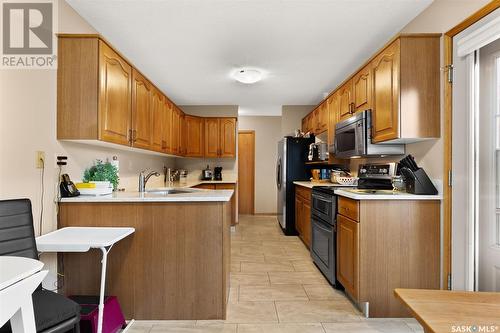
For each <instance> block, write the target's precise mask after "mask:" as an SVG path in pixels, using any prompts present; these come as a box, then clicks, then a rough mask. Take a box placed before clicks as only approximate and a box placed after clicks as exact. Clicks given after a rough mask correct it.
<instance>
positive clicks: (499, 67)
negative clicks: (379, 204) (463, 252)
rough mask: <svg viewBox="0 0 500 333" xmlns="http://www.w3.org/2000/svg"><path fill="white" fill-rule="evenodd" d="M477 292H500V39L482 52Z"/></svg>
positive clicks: (480, 73)
mask: <svg viewBox="0 0 500 333" xmlns="http://www.w3.org/2000/svg"><path fill="white" fill-rule="evenodd" d="M479 54H480V59H479V68H480V69H479V77H480V81H479V87H480V88H479V126H480V127H481V130H480V131H478V139H479V144H478V149H479V159H478V161H479V163H478V169H479V172H478V178H479V179H478V184H479V187H478V188H479V191H478V196H479V198H478V199H479V200H478V205H479V206H478V220H477V221H478V222H477V228H478V272H477V290H480V291H496V292H499V291H500V40H497V41H496V42H493V43H491V44H489V45H487V46H485V47H483V48H481V49H480V50H479Z"/></svg>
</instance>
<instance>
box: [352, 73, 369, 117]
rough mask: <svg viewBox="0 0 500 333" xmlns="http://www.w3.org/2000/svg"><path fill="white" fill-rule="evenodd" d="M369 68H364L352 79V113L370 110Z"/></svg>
mask: <svg viewBox="0 0 500 333" xmlns="http://www.w3.org/2000/svg"><path fill="white" fill-rule="evenodd" d="M371 81H372V75H371V67H370V66H369V65H368V66H365V67H364V68H363V69H361V70H360V71H359V72H358V73H357V74H356V75H354V77H353V78H352V94H353V98H352V101H353V103H354V105H353V108H354V112H359V111H365V110H368V109H371V100H372V82H371Z"/></svg>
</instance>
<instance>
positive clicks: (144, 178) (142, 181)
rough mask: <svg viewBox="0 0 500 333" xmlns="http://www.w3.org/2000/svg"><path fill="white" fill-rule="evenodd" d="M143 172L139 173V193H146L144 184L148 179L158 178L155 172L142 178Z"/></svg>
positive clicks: (158, 175)
mask: <svg viewBox="0 0 500 333" xmlns="http://www.w3.org/2000/svg"><path fill="white" fill-rule="evenodd" d="M144 171H145V170H143V171H141V172H140V173H139V192H145V191H146V183H147V182H148V180H149V178H151V176H156V177H160V174H159V173H158V172H156V171H151V172H150V173H148V174H147V175H146V176H144Z"/></svg>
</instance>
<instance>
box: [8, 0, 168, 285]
mask: <svg viewBox="0 0 500 333" xmlns="http://www.w3.org/2000/svg"><path fill="white" fill-rule="evenodd" d="M59 32H66V33H95V30H94V29H93V28H92V27H91V26H90V25H88V24H87V23H86V22H85V21H84V20H83V19H82V18H81V17H80V16H79V15H78V14H77V13H76V12H75V11H74V10H73V9H72V8H71V7H70V6H68V5H67V4H66V2H65V1H63V0H60V1H59ZM56 81H57V78H56V70H0V88H1V89H0V156H1V158H0V199H7V198H29V199H31V201H32V205H33V215H34V218H35V229H36V230H35V231H36V233H38V232H39V230H38V216H39V214H40V209H41V204H40V200H41V194H40V193H41V190H40V186H41V174H40V170H39V169H35V151H37V150H41V151H44V152H45V155H46V168H45V175H44V179H45V190H44V192H45V196H44V200H43V206H44V213H43V220H44V225H43V233H46V232H49V231H52V230H54V229H56V226H57V222H56V221H57V220H56V210H55V203H54V198H55V196H56V191H55V189H56V188H57V174H58V169H57V168H56V167H55V155H56V154H64V155H67V156H68V158H69V165H68V167H67V168H65V169H64V172H66V173H69V175H70V176H71V177H72V178H73V179H78V178H81V175H82V173H83V170H84V168H86V167H88V166H90V165H92V163H93V160H94V159H95V158H101V159H105V158H106V157H108V158H111V157H112V156H113V155H117V156H118V157H119V160H120V164H121V168H120V169H121V172H120V176H121V182H120V186H121V187H126V188H128V189H136V187H137V174H138V172H139V171H140V170H141V169H142V168H145V167H150V168H153V169H156V170H158V171H161V169H162V167H163V165H169V166H170V165H172V166H173V163H174V162H173V160H172V159H168V158H163V157H159V156H152V155H143V154H137V153H132V152H124V151H117V150H114V149H108V148H100V147H93V146H86V145H81V144H75V143H64V142H58V141H57V140H56V94H57V91H56ZM158 184H162V179H160V178H157V179H154V180H153V179H152V181H151V186H155V185H158ZM42 260H43V261H44V262H46V263H47V264H48V267H49V268H50V275H49V277H48V279H47V280H50V281H51V282H49V284H48V285H47V286H48V287H49V288H51V287H52V281H53V280H54V278H55V267H56V260H55V256H54V255H47V254H44V255H43V256H42Z"/></svg>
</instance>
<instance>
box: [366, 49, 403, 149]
mask: <svg viewBox="0 0 500 333" xmlns="http://www.w3.org/2000/svg"><path fill="white" fill-rule="evenodd" d="M399 60H400V41H399V40H396V41H395V42H394V43H393V44H391V45H390V46H388V47H387V48H386V49H385V50H384V51H382V52H381V53H380V54H379V55H378V56H377V57H376V58H375V59H373V62H372V66H373V105H374V112H373V120H372V124H373V125H372V126H373V130H372V141H374V142H381V141H387V140H393V139H397V138H398V137H399Z"/></svg>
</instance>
